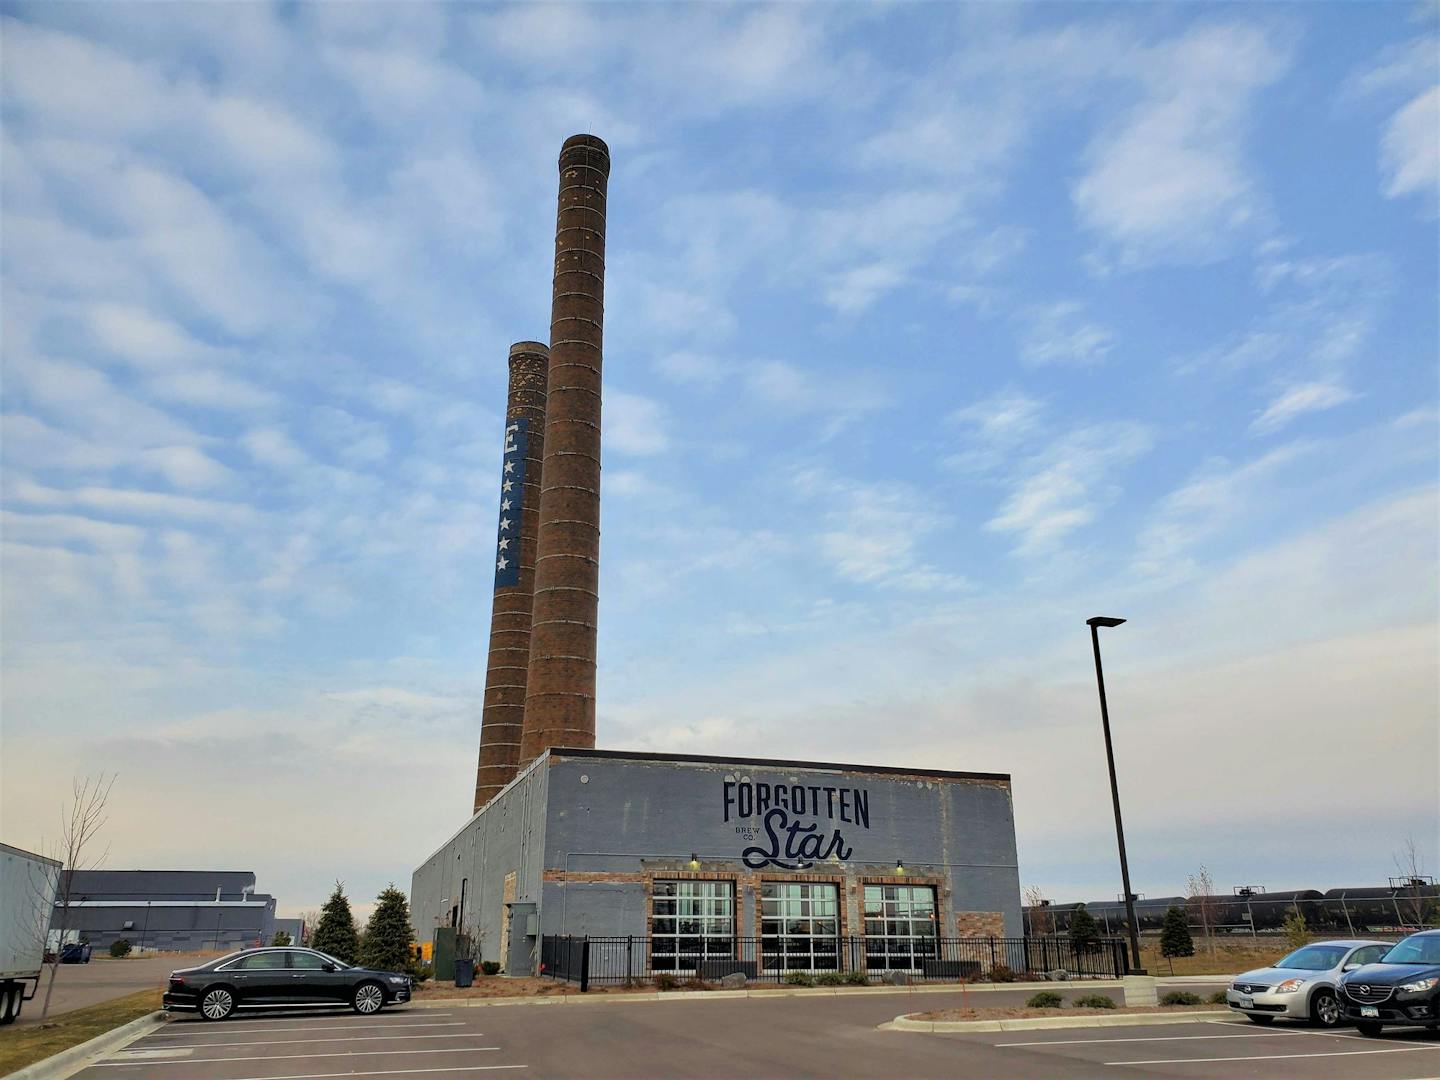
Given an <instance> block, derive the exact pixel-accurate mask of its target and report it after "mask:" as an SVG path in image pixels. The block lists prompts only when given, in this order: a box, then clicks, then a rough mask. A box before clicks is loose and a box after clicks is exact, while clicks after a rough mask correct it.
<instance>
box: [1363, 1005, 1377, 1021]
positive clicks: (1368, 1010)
mask: <svg viewBox="0 0 1440 1080" xmlns="http://www.w3.org/2000/svg"><path fill="white" fill-rule="evenodd" d="M1360 1015H1361V1016H1374V1017H1377V1018H1378V1017H1379V1016H1380V1010H1379V1009H1377V1008H1376V1007H1375V1006H1374V1005H1361V1006H1360Z"/></svg>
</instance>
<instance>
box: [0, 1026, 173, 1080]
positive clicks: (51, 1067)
mask: <svg viewBox="0 0 1440 1080" xmlns="http://www.w3.org/2000/svg"><path fill="white" fill-rule="evenodd" d="M164 1023H165V1014H164V1013H163V1012H160V1011H158V1010H157V1011H155V1012H153V1013H146V1014H145V1015H144V1016H142V1017H139V1018H138V1019H135V1020H131V1021H130V1022H129V1023H128V1024H121V1025H120V1026H119V1027H117V1028H111V1029H110V1030H109V1031H106V1032H104V1033H102V1034H100V1035H96V1036H95V1038H93V1039H89V1040H87V1041H85V1042H83V1043H79V1044H77V1045H75V1046H72V1047H70V1049H68V1050H61V1051H60V1053H58V1054H52V1055H50V1056H49V1057H48V1058H44V1059H43V1060H41V1061H36V1062H34V1063H33V1064H30V1065H26V1066H25V1067H24V1068H23V1069H19V1070H17V1071H16V1072H13V1073H10V1074H8V1076H7V1078H6V1080H62V1077H66V1076H73V1075H74V1074H75V1073H77V1072H79V1071H80V1070H81V1069H83V1068H85V1067H86V1066H88V1065H89V1064H90V1063H91V1062H92V1061H94V1060H95V1059H96V1058H98V1057H101V1056H103V1055H105V1054H108V1053H109V1052H110V1051H111V1050H115V1049H118V1048H119V1047H121V1046H124V1045H126V1044H127V1043H131V1042H134V1041H135V1040H136V1039H138V1038H140V1036H142V1035H146V1034H148V1033H149V1032H150V1031H152V1030H153V1029H155V1028H157V1027H160V1026H161V1025H162V1024H164Z"/></svg>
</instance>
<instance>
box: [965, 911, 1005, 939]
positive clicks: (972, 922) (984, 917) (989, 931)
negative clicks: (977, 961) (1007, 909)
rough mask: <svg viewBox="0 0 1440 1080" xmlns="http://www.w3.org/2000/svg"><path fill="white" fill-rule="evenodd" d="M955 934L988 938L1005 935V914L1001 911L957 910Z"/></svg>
mask: <svg viewBox="0 0 1440 1080" xmlns="http://www.w3.org/2000/svg"><path fill="white" fill-rule="evenodd" d="M955 936H956V937H962V938H988V937H1004V936H1005V916H1004V914H1003V913H1002V912H999V911H957V912H956V913H955Z"/></svg>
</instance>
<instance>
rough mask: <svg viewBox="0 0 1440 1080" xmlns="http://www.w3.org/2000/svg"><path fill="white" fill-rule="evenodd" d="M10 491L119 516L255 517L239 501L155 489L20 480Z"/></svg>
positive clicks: (24, 498) (238, 520)
mask: <svg viewBox="0 0 1440 1080" xmlns="http://www.w3.org/2000/svg"><path fill="white" fill-rule="evenodd" d="M10 492H11V498H12V499H14V500H15V501H17V502H20V503H30V504H32V505H35V506H78V507H84V508H86V509H90V510H95V511H97V512H100V513H109V514H115V515H118V516H121V517H126V516H128V517H141V518H160V519H162V520H181V521H200V522H209V523H212V524H217V525H242V524H246V523H248V522H250V521H252V520H253V519H254V517H255V512H254V511H253V510H252V509H251V508H250V507H249V506H246V505H244V504H241V503H234V502H224V501H220V500H216V499H197V498H193V497H191V496H188V495H170V494H166V493H164V492H158V491H137V490H133V489H124V488H104V487H78V488H70V489H68V490H62V489H59V488H49V487H45V486H43V485H41V484H37V483H34V482H33V481H28V480H20V481H17V482H16V483H14V484H13V485H12V486H11V488H10Z"/></svg>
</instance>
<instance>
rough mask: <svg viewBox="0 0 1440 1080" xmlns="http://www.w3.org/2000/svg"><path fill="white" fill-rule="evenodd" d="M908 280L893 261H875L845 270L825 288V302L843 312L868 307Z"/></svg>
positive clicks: (848, 313)
mask: <svg viewBox="0 0 1440 1080" xmlns="http://www.w3.org/2000/svg"><path fill="white" fill-rule="evenodd" d="M904 280H905V271H904V270H903V269H901V268H900V267H899V266H896V265H895V264H893V263H887V262H875V263H867V264H865V265H863V266H855V267H851V268H850V269H848V270H842V271H840V273H839V274H837V275H836V277H835V280H834V281H832V282H831V283H830V284H829V285H827V286H826V288H825V302H826V303H827V304H829V305H830V306H831V307H833V308H834V309H835V310H836V311H838V312H840V314H842V315H853V314H856V313H857V312H860V311H864V310H865V309H866V308H868V307H869V306H870V305H871V304H873V303H874V302H875V301H876V300H877V299H879V298H880V297H881V296H884V295H885V294H886V293H887V292H890V291H891V290H893V289H895V288H896V287H898V286H899V285H900V284H901V283H903V282H904Z"/></svg>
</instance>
